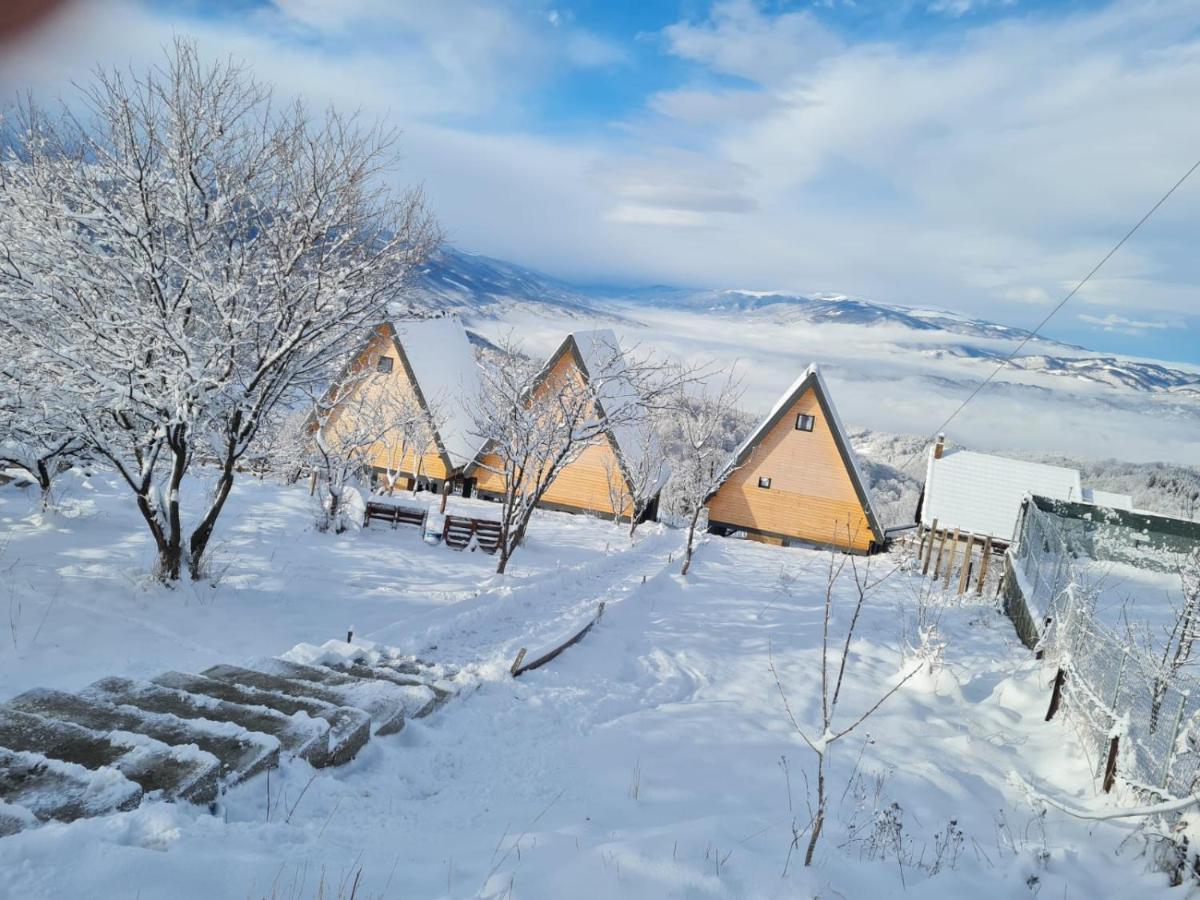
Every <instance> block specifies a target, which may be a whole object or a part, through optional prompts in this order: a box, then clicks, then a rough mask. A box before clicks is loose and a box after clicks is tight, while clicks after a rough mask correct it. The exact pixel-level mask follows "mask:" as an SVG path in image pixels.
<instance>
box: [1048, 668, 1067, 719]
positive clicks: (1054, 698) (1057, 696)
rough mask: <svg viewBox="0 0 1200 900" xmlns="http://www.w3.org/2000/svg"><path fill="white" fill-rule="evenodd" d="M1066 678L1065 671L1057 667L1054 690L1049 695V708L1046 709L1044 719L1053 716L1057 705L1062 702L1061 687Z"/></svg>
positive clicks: (1056, 710)
mask: <svg viewBox="0 0 1200 900" xmlns="http://www.w3.org/2000/svg"><path fill="white" fill-rule="evenodd" d="M1066 678H1067V673H1066V672H1064V671H1063V670H1062V669H1059V670H1058V671H1057V672H1056V673H1054V692H1053V693H1052V694H1051V695H1050V708H1049V709H1048V710H1046V721H1047V722H1049V721H1050V720H1051V719H1053V718H1054V714H1055V713H1056V712H1058V705H1059V704H1060V703H1061V702H1062V687H1063V682H1064V681H1065V680H1066Z"/></svg>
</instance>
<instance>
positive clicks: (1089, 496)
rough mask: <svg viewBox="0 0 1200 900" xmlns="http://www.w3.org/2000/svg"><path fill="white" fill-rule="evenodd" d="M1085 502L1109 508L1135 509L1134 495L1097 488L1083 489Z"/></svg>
mask: <svg viewBox="0 0 1200 900" xmlns="http://www.w3.org/2000/svg"><path fill="white" fill-rule="evenodd" d="M1083 500H1084V502H1085V503H1094V504H1095V505H1096V506H1107V507H1108V508H1109V509H1133V497H1131V496H1129V494H1115V493H1113V492H1112V491H1098V490H1096V489H1095V488H1087V487H1085V488H1084V489H1083Z"/></svg>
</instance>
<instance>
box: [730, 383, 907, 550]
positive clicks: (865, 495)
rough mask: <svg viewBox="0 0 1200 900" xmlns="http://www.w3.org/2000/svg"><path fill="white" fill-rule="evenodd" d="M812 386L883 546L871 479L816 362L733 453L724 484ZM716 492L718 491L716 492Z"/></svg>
mask: <svg viewBox="0 0 1200 900" xmlns="http://www.w3.org/2000/svg"><path fill="white" fill-rule="evenodd" d="M810 387H811V388H812V389H813V390H814V392H815V393H816V395H817V401H818V402H819V403H820V404H821V411H822V412H823V413H824V415H825V421H826V422H827V423H828V424H829V431H830V433H832V434H833V440H834V443H835V444H836V445H837V448H838V452H839V453H840V454H841V457H842V462H843V463H844V464H845V466H846V471H847V473H848V474H849V475H850V481H851V482H852V483H853V485H854V492H855V493H856V494H857V495H858V499H859V502H860V503H862V506H863V511H864V512H865V513H866V515H867V522H868V523H869V524H870V526H871V530H872V531H873V532H874V534H875V540H876V541H877V542H878V543H879V544H880V545H882V544H883V542H884V538H885V535H884V530H883V526H882V525H881V524H880V521H881V520H880V518H879V515H878V512H877V511H876V509H875V503H874V501H873V500H872V498H871V492H870V490H869V489H868V488H867V479H866V478H864V477H863V472H862V469H861V468H859V465H858V457H857V456H856V455H855V453H854V448H853V447H852V446H851V445H850V439H849V437H847V434H846V426H845V425H844V424H842V419H841V416H839V415H838V411H837V408H836V407H835V406H834V405H833V402H832V401H831V400H830V399H829V386H828V385H827V384H826V383H825V377H824V376H823V375H822V374H821V370H820V369H819V368H818V367H817V364H816V363H811V364H810V365H809V367H808V368H807V369H805V370H804V372H803V373H801V375H800V377H799V378H797V379H796V380H795V381H793V382H792V384H791V386H790V387H789V388H788V389H787V390H786V391H784V392H783V393H782V394H781V395H780V397H779V399H778V400H776V401H775V405H774V406H772V407H771V411H770V412H769V413H767V416H766V418H765V419H763V420H762V421H761V422H759V424H758V427H757V428H755V429H754V430H753V431H751V432H750V434H749V435H748V436H747V437H746V439H745V440H744V441H742V443H741V444H740V445H739V446H738V448H737V450H735V451H734V453H733V456H732V457H731V458H730V460H729V465H728V466H726V469H725V473H724V474H723V475H722V476H721V483H724V481H725V479H726V478H728V477H729V476H730V475H731V474H732V473H733V471H734V470H735V469H736V468H738V466H740V465H742V464H743V463H744V462H745V461H746V457H747V456H749V454H750V452H751V451H752V450H753V449H754V448H755V447H756V446H757V445H758V443H759V441H761V440H762V439H763V438H764V437H766V435H767V433H768V432H769V431H770V430H771V429H772V428H774V427H775V425H776V424H777V423H778V422H779V419H780V418H781V417H782V416H783V415H784V413H786V412H787V411H788V410H789V409H791V407H792V405H793V404H794V403H795V402H796V401H797V400H798V399H799V398H800V396H801V395H802V394H803V393H804V392H805V391H807V390H808V389H809V388H810ZM713 493H714V494H715V493H716V491H713Z"/></svg>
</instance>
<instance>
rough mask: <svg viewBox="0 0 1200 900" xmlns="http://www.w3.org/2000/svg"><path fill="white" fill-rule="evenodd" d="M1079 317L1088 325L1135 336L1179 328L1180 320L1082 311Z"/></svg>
mask: <svg viewBox="0 0 1200 900" xmlns="http://www.w3.org/2000/svg"><path fill="white" fill-rule="evenodd" d="M1077 318H1078V319H1079V321H1081V322H1086V323H1087V324H1088V325H1094V326H1096V327H1097V328H1100V329H1102V330H1104V331H1111V332H1116V333H1117V334H1127V335H1130V336H1133V337H1138V336H1140V335H1144V334H1145V333H1146V332H1147V331H1165V330H1167V329H1168V328H1178V327H1180V323H1178V322H1174V323H1172V322H1155V321H1147V320H1141V319H1127V318H1125V316H1118V315H1117V314H1116V313H1109V314H1108V315H1107V316H1103V317H1101V316H1093V315H1091V314H1090V313H1080V314H1079V315H1078V316H1077Z"/></svg>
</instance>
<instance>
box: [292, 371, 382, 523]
mask: <svg viewBox="0 0 1200 900" xmlns="http://www.w3.org/2000/svg"><path fill="white" fill-rule="evenodd" d="M387 391H388V384H387V382H386V380H385V379H384V378H383V377H382V376H380V375H377V374H376V373H375V372H374V371H373V370H371V369H370V368H364V370H363V371H361V372H359V373H357V374H356V375H354V376H351V377H348V378H346V379H344V380H343V381H342V383H341V384H340V385H339V389H338V390H337V391H334V392H331V393H327V394H325V395H324V396H323V397H320V398H315V397H314V398H313V399H312V401H311V403H312V413H311V416H310V418H309V431H310V438H311V439H310V441H309V452H308V461H309V465H310V466H311V468H312V471H313V472H314V473H315V474H316V476H317V478H316V485H317V488H318V489H319V492H320V509H321V512H320V515H319V516H318V519H317V527H318V530H320V531H327V530H332V531H334V532H336V533H339V534H340V533H341V532H343V531H345V530H346V528H347V527H348V519H347V516H348V512H349V511H348V509H347V499H348V496H349V493H350V491H351V490H352V488H353V485H354V483H355V482H358V481H361V480H362V479H363V478H364V477H365V475H366V474H367V473H368V472H369V471H370V469H371V465H372V460H373V458H374V455H375V452H376V451H378V450H380V449H381V448H387V447H389V446H392V445H394V442H395V439H394V434H395V418H394V413H393V407H391V405H390V404H389V403H388V402H387V400H388V399H389V397H388V396H387ZM385 452H386V451H385Z"/></svg>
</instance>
